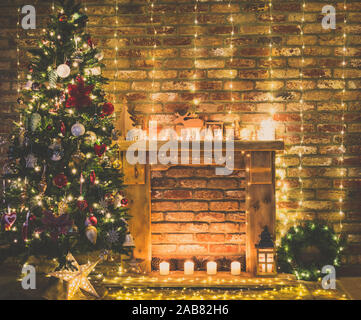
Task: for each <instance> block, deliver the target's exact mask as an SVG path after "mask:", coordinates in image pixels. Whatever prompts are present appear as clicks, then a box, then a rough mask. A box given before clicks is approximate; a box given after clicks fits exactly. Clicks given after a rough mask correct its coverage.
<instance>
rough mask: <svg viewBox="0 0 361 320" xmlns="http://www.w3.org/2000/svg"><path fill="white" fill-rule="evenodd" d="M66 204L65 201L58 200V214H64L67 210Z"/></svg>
mask: <svg viewBox="0 0 361 320" xmlns="http://www.w3.org/2000/svg"><path fill="white" fill-rule="evenodd" d="M68 207H69V206H68V204H67V202H66V201H60V202H59V203H58V216H62V215H63V214H65V213H66V212H67V210H68Z"/></svg>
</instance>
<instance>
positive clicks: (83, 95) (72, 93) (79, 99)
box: [66, 77, 94, 109]
mask: <svg viewBox="0 0 361 320" xmlns="http://www.w3.org/2000/svg"><path fill="white" fill-rule="evenodd" d="M93 88H94V85H91V86H85V82H84V80H83V79H82V78H80V77H78V78H77V84H69V85H68V91H69V98H68V100H67V101H66V107H67V108H74V107H75V108H77V109H81V108H84V107H88V106H90V105H91V104H92V100H91V98H90V97H89V94H90V93H91V92H92V91H93Z"/></svg>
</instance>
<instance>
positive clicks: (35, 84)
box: [31, 82, 40, 91]
mask: <svg viewBox="0 0 361 320" xmlns="http://www.w3.org/2000/svg"><path fill="white" fill-rule="evenodd" d="M31 89H32V90H34V91H39V90H40V84H39V83H38V82H33V84H32V86H31Z"/></svg>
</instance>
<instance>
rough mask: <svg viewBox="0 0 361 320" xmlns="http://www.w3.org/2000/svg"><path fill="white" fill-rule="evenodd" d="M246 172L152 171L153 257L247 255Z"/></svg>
mask: <svg viewBox="0 0 361 320" xmlns="http://www.w3.org/2000/svg"><path fill="white" fill-rule="evenodd" d="M245 187H246V186H245V171H244V170H242V171H234V172H233V174H232V175H230V176H227V177H220V176H216V174H215V167H212V166H206V167H200V166H197V167H192V166H179V167H170V168H169V169H168V170H165V171H152V201H151V202H152V256H153V257H159V258H162V257H163V258H169V257H173V258H175V257H177V258H178V259H187V258H192V257H194V256H196V257H200V256H208V257H209V256H233V257H240V256H245V250H246V249H245V240H246V239H245V232H246V223H245V222H246V221H245V219H246V217H245V199H246V194H245V192H246V191H245Z"/></svg>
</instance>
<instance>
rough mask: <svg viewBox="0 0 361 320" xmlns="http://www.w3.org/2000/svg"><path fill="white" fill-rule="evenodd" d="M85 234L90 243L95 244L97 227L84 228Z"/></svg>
mask: <svg viewBox="0 0 361 320" xmlns="http://www.w3.org/2000/svg"><path fill="white" fill-rule="evenodd" d="M85 235H86V237H87V238H88V240H89V241H90V242H91V243H92V244H94V245H95V244H96V242H97V236H98V230H97V228H95V227H94V226H88V227H87V228H86V229H85Z"/></svg>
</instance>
